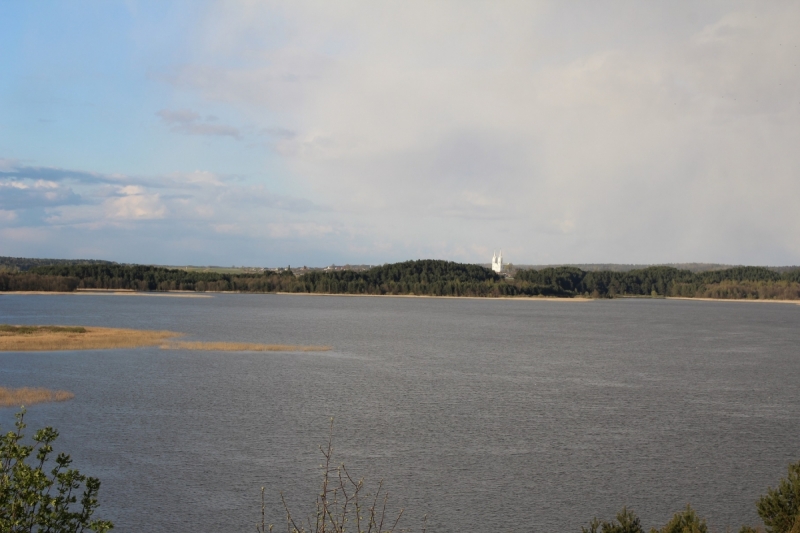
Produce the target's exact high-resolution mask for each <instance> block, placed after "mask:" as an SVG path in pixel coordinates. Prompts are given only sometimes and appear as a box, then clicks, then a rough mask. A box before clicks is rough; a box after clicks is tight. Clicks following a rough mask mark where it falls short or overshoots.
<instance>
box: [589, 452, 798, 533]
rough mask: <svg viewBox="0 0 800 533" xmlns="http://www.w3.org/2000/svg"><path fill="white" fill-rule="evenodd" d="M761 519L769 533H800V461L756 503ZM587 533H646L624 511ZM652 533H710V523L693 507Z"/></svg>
mask: <svg viewBox="0 0 800 533" xmlns="http://www.w3.org/2000/svg"><path fill="white" fill-rule="evenodd" d="M756 509H757V510H758V516H760V517H761V520H762V521H763V522H764V525H765V526H766V531H767V533H800V461H798V462H797V463H794V464H791V465H789V474H788V475H787V476H786V477H785V478H781V480H780V481H779V482H778V487H777V488H775V489H772V488H770V489H768V490H767V493H766V494H765V495H764V496H761V498H759V500H758V502H757V503H756ZM581 531H582V532H583V533H645V530H644V528H643V527H642V524H641V521H640V520H639V517H637V516H636V514H635V513H634V512H633V511H631V510H629V509H628V508H626V507H624V508H623V509H622V511H620V512H619V513H617V517H616V519H615V520H611V521H610V522H606V521H601V520H599V519H598V518H595V519H594V520H592V521H591V522H590V523H589V526H588V527H582V528H581ZM763 531H764V530H762V529H757V528H754V527H751V526H743V527H742V528H741V529H740V530H739V533H763ZM650 533H708V526H707V525H706V521H705V520H703V519H701V518H700V517H699V516H697V513H696V512H695V511H694V509H692V507H691V506H689V505H687V506H686V509H684V510H683V511H681V512H679V513H675V515H674V516H673V517H672V519H671V520H670V521H669V522H667V524H666V525H665V526H664V527H662V528H661V529H656V528H652V529H651V530H650Z"/></svg>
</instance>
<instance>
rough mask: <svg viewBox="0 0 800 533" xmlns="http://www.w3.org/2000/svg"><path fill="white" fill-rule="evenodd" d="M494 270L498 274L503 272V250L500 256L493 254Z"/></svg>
mask: <svg viewBox="0 0 800 533" xmlns="http://www.w3.org/2000/svg"><path fill="white" fill-rule="evenodd" d="M492 270H494V271H495V272H497V273H498V274H499V273H500V272H502V271H503V250H500V255H499V256H498V255H497V254H496V253H494V254H492Z"/></svg>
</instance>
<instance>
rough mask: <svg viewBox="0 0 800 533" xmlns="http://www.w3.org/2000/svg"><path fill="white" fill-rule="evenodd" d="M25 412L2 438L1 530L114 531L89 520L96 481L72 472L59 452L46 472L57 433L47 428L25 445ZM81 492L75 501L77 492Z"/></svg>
mask: <svg viewBox="0 0 800 533" xmlns="http://www.w3.org/2000/svg"><path fill="white" fill-rule="evenodd" d="M24 417H25V410H24V409H23V410H22V411H21V412H19V413H17V415H16V419H17V420H16V423H15V424H14V425H15V427H16V431H10V432H8V433H7V434H5V435H2V436H0V531H3V532H7V533H21V532H23V531H25V532H28V533H33V532H38V533H43V532H52V533H80V532H83V531H97V532H104V531H108V530H109V529H112V528H113V527H114V526H113V524H112V523H111V522H109V521H107V520H98V519H93V518H92V516H93V515H94V511H95V509H96V508H97V506H98V501H97V494H98V492H99V490H100V481H99V480H98V479H97V478H93V477H87V476H84V475H82V474H81V473H80V472H78V471H77V470H74V469H71V468H70V467H69V466H70V464H72V459H70V457H69V455H66V454H64V453H59V454H58V456H57V457H56V459H55V466H53V467H52V468H51V469H50V470H49V472H48V471H47V468H49V466H50V464H49V462H48V460H49V459H50V457H51V454H52V453H53V442H54V441H55V440H56V438H58V432H57V431H56V430H55V429H53V428H51V427H46V428H44V429H40V430H38V431H37V432H35V433H34V435H33V444H28V445H26V444H23V443H22V441H23V439H24V437H25V436H24V434H23V430H24V429H25V427H26V425H25V422H24ZM82 486H84V489H83V492H82V494H81V496H80V500H78V494H80V491H81V487H82Z"/></svg>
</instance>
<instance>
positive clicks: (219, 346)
mask: <svg viewBox="0 0 800 533" xmlns="http://www.w3.org/2000/svg"><path fill="white" fill-rule="evenodd" d="M161 348H162V349H164V350H208V351H220V352H326V351H328V350H330V349H331V347H330V346H297V345H292V344H253V343H248V342H170V343H167V344H162V345H161Z"/></svg>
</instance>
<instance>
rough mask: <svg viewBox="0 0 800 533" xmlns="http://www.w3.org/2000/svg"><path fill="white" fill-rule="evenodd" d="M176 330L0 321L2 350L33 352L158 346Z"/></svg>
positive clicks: (0, 346)
mask: <svg viewBox="0 0 800 533" xmlns="http://www.w3.org/2000/svg"><path fill="white" fill-rule="evenodd" d="M180 335H181V334H180V333H175V332H173V331H150V330H135V329H122V328H96V327H63V326H9V325H5V324H3V325H0V351H5V352H29V351H54V350H105V349H109V348H136V347H139V346H157V345H160V344H163V343H164V341H166V340H167V339H169V338H172V337H178V336H180Z"/></svg>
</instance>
